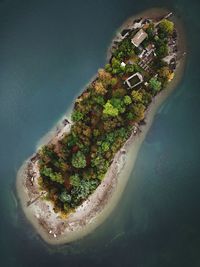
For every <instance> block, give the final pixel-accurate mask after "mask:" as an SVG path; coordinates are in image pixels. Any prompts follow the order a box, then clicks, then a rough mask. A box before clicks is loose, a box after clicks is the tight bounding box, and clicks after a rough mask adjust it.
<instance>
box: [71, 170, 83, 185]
mask: <svg viewBox="0 0 200 267" xmlns="http://www.w3.org/2000/svg"><path fill="white" fill-rule="evenodd" d="M69 180H70V184H71V185H73V186H79V185H80V183H81V179H80V177H79V175H78V174H77V173H76V174H74V175H71V176H70V177H69Z"/></svg>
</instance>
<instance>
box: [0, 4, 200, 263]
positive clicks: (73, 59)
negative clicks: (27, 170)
mask: <svg viewBox="0 0 200 267" xmlns="http://www.w3.org/2000/svg"><path fill="white" fill-rule="evenodd" d="M155 6H157V7H167V8H169V9H171V10H173V11H175V12H176V14H177V15H178V16H179V18H180V19H182V20H183V22H184V23H185V28H186V33H187V40H188V60H187V66H186V70H185V74H184V77H183V80H182V82H181V83H180V84H179V86H178V88H177V89H176V91H175V92H174V93H173V94H172V95H171V96H170V98H169V99H168V100H167V101H166V102H165V103H164V105H162V107H161V108H160V110H159V112H158V113H157V115H156V117H155V120H154V123H153V125H152V127H151V130H150V131H149V134H148V136H147V138H146V140H145V142H144V143H143V145H142V147H141V150H140V153H139V156H138V160H137V163H136V167H135V169H134V171H133V172H132V175H131V177H130V180H129V182H128V186H127V188H126V190H125V192H124V194H123V197H122V198H121V200H120V203H119V205H118V206H117V207H116V209H115V210H114V211H113V213H112V214H111V216H110V217H109V218H108V219H107V220H106V222H105V223H104V224H103V225H101V226H100V227H99V228H98V229H97V230H96V231H95V232H93V233H92V234H90V235H89V236H87V237H86V238H84V239H83V240H80V241H78V242H75V243H72V244H69V245H66V246H62V247H56V248H53V247H49V246H47V245H46V244H45V243H43V242H42V241H41V240H40V238H39V237H38V236H37V234H36V233H35V231H33V229H32V227H31V226H30V225H29V224H28V223H27V222H26V220H25V218H24V216H23V214H22V213H21V212H20V211H19V207H18V206H17V202H16V201H15V197H14V194H13V189H14V188H15V179H16V173H17V170H18V168H19V167H20V165H21V164H22V162H23V161H24V160H25V159H26V158H27V157H28V156H30V155H31V154H32V153H33V152H34V151H35V147H36V145H37V142H38V141H39V139H40V138H41V137H42V136H43V135H44V134H45V133H47V131H48V130H49V129H50V128H51V127H52V126H53V125H54V124H55V122H56V121H57V120H58V119H59V118H60V117H61V115H62V114H64V112H65V111H66V110H67V108H68V107H69V106H70V105H71V103H72V101H73V99H74V97H75V96H76V95H77V94H78V93H79V92H80V90H81V88H83V86H84V85H85V84H86V83H87V82H88V81H89V80H90V78H91V77H92V76H93V75H94V74H95V73H96V71H97V69H98V68H99V67H103V66H104V64H105V58H106V51H107V47H108V45H109V44H110V41H111V39H112V36H113V35H114V33H115V31H116V29H117V28H118V27H119V26H120V25H121V24H122V23H123V22H124V20H125V19H127V18H128V17H129V16H130V15H133V14H136V13H138V12H140V11H143V10H144V9H147V8H151V7H155ZM199 14H200V2H199V1H198V0H196V1H195V0H191V1H187V0H176V1H173V0H168V1H163V0H159V1H157V0H152V1H148V0H140V1H134V0H84V1H81V0H79V1H78V0H73V1H71V0H66V1H64V0H63V1H62V0H58V1H45V0H40V1H39V0H34V1H33V0H29V1H25V0H24V1H22V0H15V1H14V0H13V1H12V0H1V1H0V21H1V23H0V25H1V26H0V266H2V267H36V266H37V267H44V266H49V267H50V266H60V267H61V266H69V267H70V266H87V267H90V266H91V267H94V266H105V267H106V266H109V267H111V266H114V267H115V266H116V267H118V266H119V267H121V266H132V267H135V266H136V267H161V266H162V267H169V266H170V267H173V266H174V267H179V266H181V267H199V266H200V252H199V248H200V228H199V225H200V216H199V203H200V170H199V168H200V138H199V137H200V135H199V131H200V123H199V118H198V114H200V67H199V57H200V56H199V47H200V35H199V30H200V23H199Z"/></svg>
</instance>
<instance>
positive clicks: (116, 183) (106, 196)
mask: <svg viewBox="0 0 200 267" xmlns="http://www.w3.org/2000/svg"><path fill="white" fill-rule="evenodd" d="M166 13H167V11H166V10H163V9H152V10H148V11H146V12H144V13H142V14H139V16H138V17H143V18H144V19H145V18H151V19H158V18H159V17H162V16H163V14H166ZM138 17H135V18H130V19H129V20H128V21H127V22H126V23H125V24H124V25H123V26H122V27H121V28H120V32H121V31H122V30H123V29H127V28H128V27H129V23H130V21H132V22H131V23H133V20H137V19H138ZM180 27H181V26H180ZM180 27H179V28H177V32H178V38H179V40H178V52H179V53H180V54H181V55H182V54H183V53H184V52H185V49H186V47H185V40H184V42H183V41H181V42H180V36H181V35H182V31H183V30H182V29H181V28H180ZM113 40H115V39H113ZM112 45H113V43H112ZM109 51H110V49H109ZM109 53H110V52H108V55H109ZM184 62H185V58H179V62H178V65H177V69H176V71H175V73H176V74H175V78H174V79H173V80H172V82H171V83H170V84H169V86H168V87H167V88H165V89H164V90H163V91H162V92H161V93H159V94H158V95H157V96H156V97H155V98H154V99H153V101H152V103H151V104H150V105H149V107H148V109H147V110H146V113H145V123H143V124H141V125H140V126H139V127H138V125H135V127H134V130H133V133H132V135H131V137H130V138H129V139H128V140H127V141H126V143H125V144H124V145H123V147H122V148H121V149H120V150H119V151H118V152H117V154H116V155H115V157H114V159H113V163H112V164H111V166H110V168H109V170H108V172H107V174H106V176H105V178H104V180H103V181H102V183H101V184H100V185H99V186H98V188H97V189H96V190H95V192H94V193H93V194H92V195H90V196H89V198H88V199H87V200H86V201H84V202H83V203H82V205H81V206H79V207H78V208H77V209H76V210H75V212H74V213H71V214H69V215H68V217H67V218H62V217H61V216H60V215H59V214H56V213H55V212H54V211H53V207H52V204H51V203H49V202H47V201H44V197H45V192H44V191H42V192H41V191H40V189H39V184H38V178H39V169H38V155H37V152H36V154H34V155H33V156H32V157H31V158H30V159H28V160H27V161H26V162H25V163H24V164H23V165H22V167H21V168H20V170H19V172H18V175H17V192H18V196H19V199H20V201H21V204H22V208H23V211H24V213H25V215H26V217H27V218H28V220H29V221H30V222H31V223H32V224H33V226H34V227H35V228H36V230H37V231H38V233H39V234H40V236H41V237H42V238H43V239H44V240H45V241H46V242H47V243H49V244H62V243H67V242H71V241H73V240H76V239H79V238H81V237H83V236H85V235H86V234H88V233H89V232H91V231H92V230H93V229H95V228H96V227H97V226H98V225H99V224H100V223H102V222H103V221H104V220H105V218H106V217H107V216H108V215H109V213H110V212H111V210H112V209H113V208H114V207H115V205H116V204H117V202H118V200H119V198H120V196H121V194H122V192H123V190H124V188H125V186H126V182H127V181H128V176H129V174H130V172H131V170H132V168H133V166H134V162H135V159H136V156H137V152H138V150H139V148H140V145H141V143H142V142H143V140H144V138H145V135H146V133H147V131H148V129H149V128H150V126H151V123H152V121H153V117H154V115H155V113H156V110H157V108H158V107H159V106H160V105H161V103H162V102H163V101H164V100H165V99H166V98H167V97H168V95H169V94H170V93H171V92H172V91H173V89H174V88H175V87H176V85H177V84H178V82H179V81H180V78H181V76H182V74H183V71H184ZM70 127H71V122H70V121H68V119H67V118H64V119H63V121H62V122H61V123H60V125H59V126H58V127H57V128H56V130H55V133H54V134H53V136H52V139H50V140H48V142H52V143H54V142H56V141H57V140H58V139H60V138H61V137H62V135H63V134H64V133H66V132H68V131H69V130H70ZM121 177H123V179H120V178H121ZM124 177H125V178H124Z"/></svg>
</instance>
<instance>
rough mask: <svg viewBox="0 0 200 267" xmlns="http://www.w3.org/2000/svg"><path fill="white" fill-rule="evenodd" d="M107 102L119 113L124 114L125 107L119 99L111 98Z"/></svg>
mask: <svg viewBox="0 0 200 267" xmlns="http://www.w3.org/2000/svg"><path fill="white" fill-rule="evenodd" d="M109 102H110V103H111V104H112V105H113V107H114V108H116V109H118V111H119V113H124V112H125V105H124V102H123V100H122V99H121V98H118V97H112V98H111V99H110V100H109Z"/></svg>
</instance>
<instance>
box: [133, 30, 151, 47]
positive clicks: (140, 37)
mask: <svg viewBox="0 0 200 267" xmlns="http://www.w3.org/2000/svg"><path fill="white" fill-rule="evenodd" d="M147 36H148V34H147V33H146V32H145V31H144V30H143V29H140V30H139V31H138V32H137V33H136V34H135V36H134V37H133V38H132V39H131V42H132V44H134V45H135V46H136V47H138V46H139V45H140V44H141V43H142V42H143V41H144V40H145V39H146V38H147Z"/></svg>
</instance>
